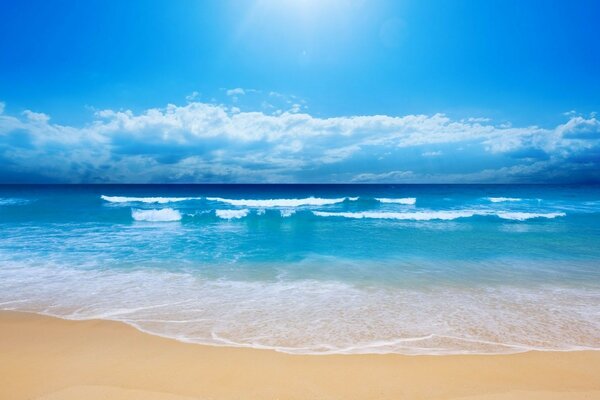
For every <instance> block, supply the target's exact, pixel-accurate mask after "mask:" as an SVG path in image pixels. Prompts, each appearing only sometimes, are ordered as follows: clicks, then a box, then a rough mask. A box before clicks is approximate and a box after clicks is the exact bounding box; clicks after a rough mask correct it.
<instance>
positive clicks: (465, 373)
mask: <svg viewBox="0 0 600 400" xmlns="http://www.w3.org/2000/svg"><path fill="white" fill-rule="evenodd" d="M0 398H3V399H4V398H6V399H11V400H19V399H40V400H42V399H43V400H74V399H84V398H85V399H86V400H94V399H107V398H110V399H116V400H121V399H122V400H130V399H148V400H189V399H277V398H279V399H457V400H458V399H461V400H476V399H481V400H505V399H506V400H508V399H600V351H585V350H581V351H564V352H563V351H560V352H551V351H543V352H538V351H529V352H523V353H514V354H507V355H443V356H442V355H439V356H435V355H418V356H411V355H399V354H352V355H319V356H315V355H292V354H286V353H281V352H276V351H274V350H262V349H250V348H239V347H224V346H223V347H221V346H208V345H200V344H192V343H185V342H182V341H177V340H174V339H169V338H164V337H160V336H155V335H151V334H148V333H144V332H142V331H139V330H137V329H136V328H134V327H133V326H130V325H127V324H125V323H122V322H116V321H106V320H84V321H74V320H65V319H59V318H55V317H49V316H42V315H38V314H32V313H23V312H14V311H0Z"/></svg>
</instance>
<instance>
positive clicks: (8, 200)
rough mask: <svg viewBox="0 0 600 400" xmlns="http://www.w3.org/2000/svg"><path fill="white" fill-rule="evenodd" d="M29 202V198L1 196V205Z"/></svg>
mask: <svg viewBox="0 0 600 400" xmlns="http://www.w3.org/2000/svg"><path fill="white" fill-rule="evenodd" d="M27 203H29V200H27V199H19V198H14V197H0V206H17V205H22V204H27Z"/></svg>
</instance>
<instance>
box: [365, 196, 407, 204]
mask: <svg viewBox="0 0 600 400" xmlns="http://www.w3.org/2000/svg"><path fill="white" fill-rule="evenodd" d="M375 200H377V201H378V202H380V203H392V204H406V205H413V204H415V203H416V202H417V199H416V198H415V197H405V198H401V199H387V198H384V197H378V198H375Z"/></svg>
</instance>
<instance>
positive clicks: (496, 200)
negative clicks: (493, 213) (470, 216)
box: [486, 197, 523, 203]
mask: <svg viewBox="0 0 600 400" xmlns="http://www.w3.org/2000/svg"><path fill="white" fill-rule="evenodd" d="M486 199H487V200H489V201H491V202H492V203H504V202H508V201H521V200H523V199H520V198H518V197H486Z"/></svg>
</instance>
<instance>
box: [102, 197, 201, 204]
mask: <svg viewBox="0 0 600 400" xmlns="http://www.w3.org/2000/svg"><path fill="white" fill-rule="evenodd" d="M100 198H102V200H105V201H108V202H109V203H156V204H166V203H175V202H178V201H188V200H200V199H201V197H127V196H105V195H102V196H100Z"/></svg>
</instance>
